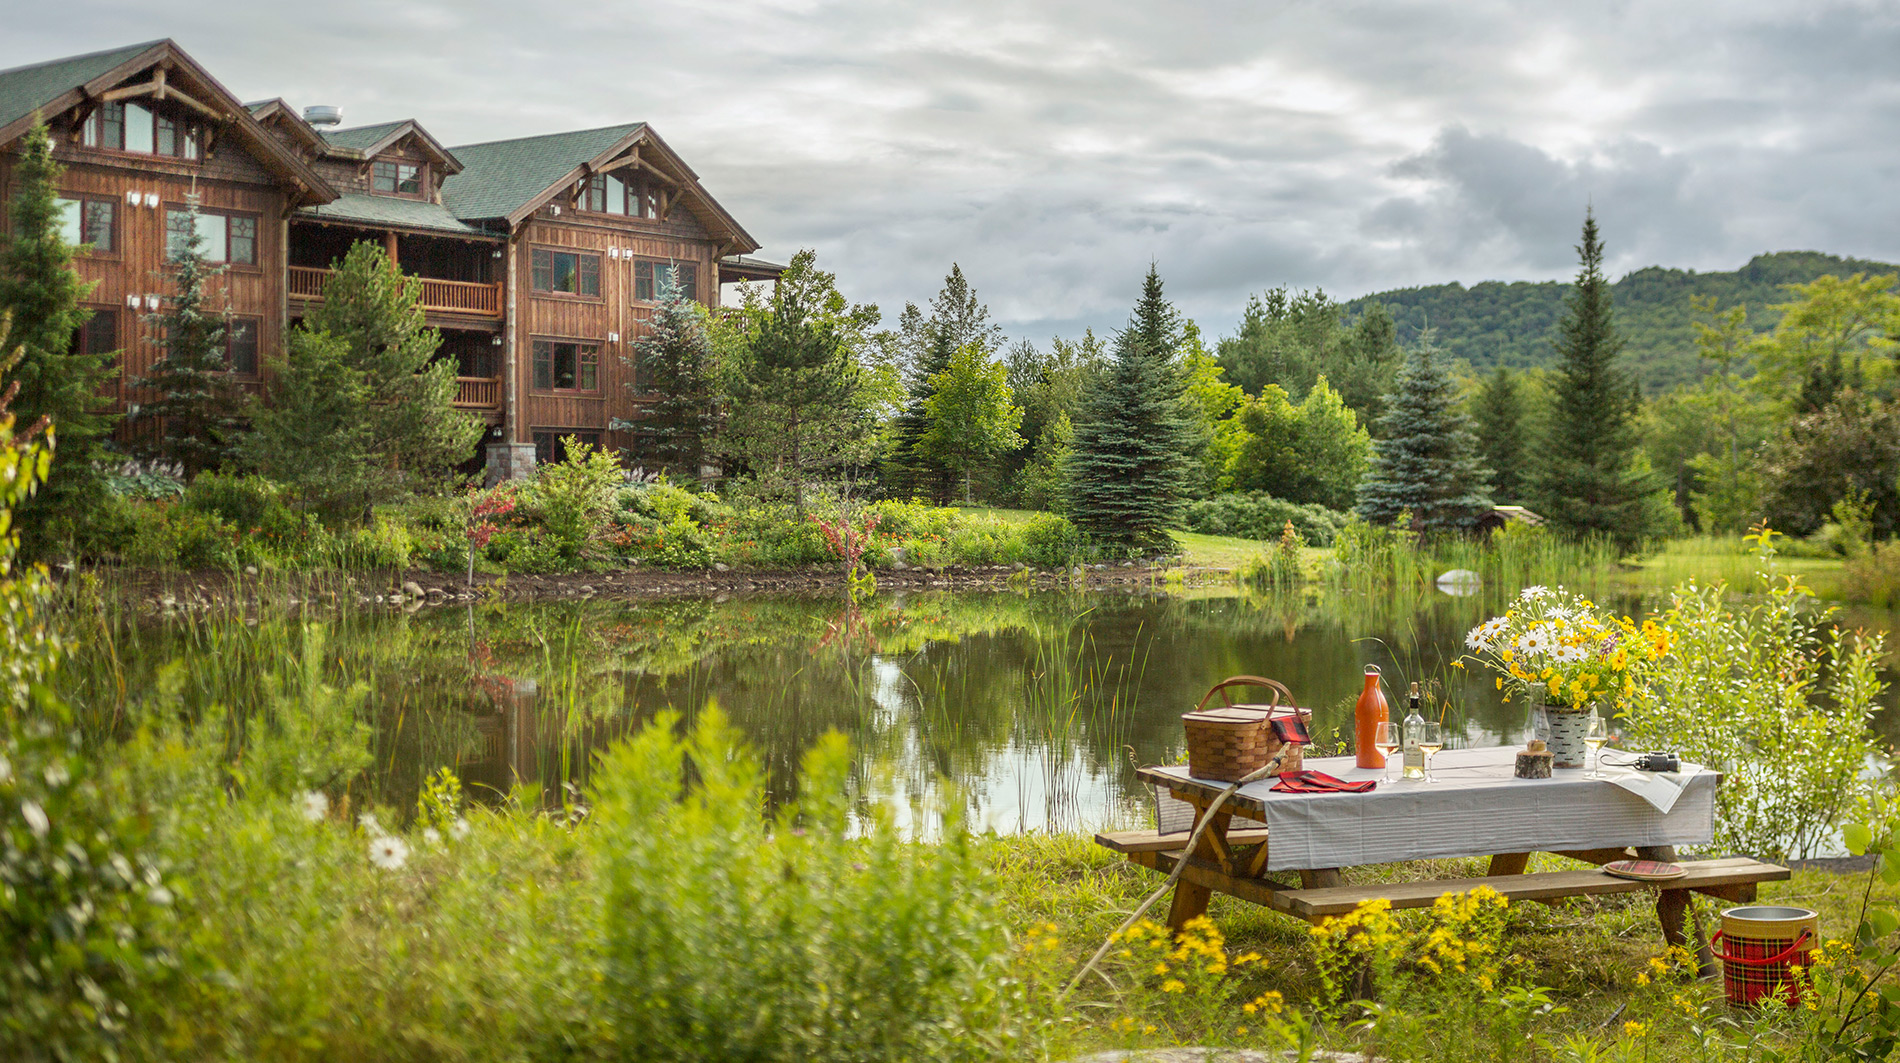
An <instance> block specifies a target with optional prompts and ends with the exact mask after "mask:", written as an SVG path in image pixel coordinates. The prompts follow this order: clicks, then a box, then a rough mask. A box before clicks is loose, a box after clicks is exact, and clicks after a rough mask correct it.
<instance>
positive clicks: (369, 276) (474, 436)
mask: <svg viewBox="0 0 1900 1063" xmlns="http://www.w3.org/2000/svg"><path fill="white" fill-rule="evenodd" d="M421 294H422V293H421V286H420V285H419V284H416V283H412V282H411V281H410V280H409V279H407V278H405V277H403V275H402V271H401V270H399V269H397V268H396V264H395V263H394V262H391V261H390V260H389V256H388V255H387V254H386V253H385V252H384V251H383V249H382V248H381V247H379V246H377V245H376V244H373V243H370V242H368V241H362V242H359V243H357V244H356V245H355V246H353V247H351V248H350V250H349V253H348V254H346V255H345V256H344V257H343V261H342V263H341V264H340V265H339V266H338V267H337V270H336V272H335V273H333V274H331V276H330V279H329V281H328V282H327V283H325V284H324V286H323V301H322V302H321V303H319V304H317V305H316V306H314V307H312V308H311V310H310V312H309V313H308V314H307V315H305V317H304V320H303V324H302V325H301V326H299V327H300V328H302V329H304V330H305V331H307V332H312V333H316V332H325V333H328V334H329V335H330V336H331V337H332V338H333V339H335V340H337V341H339V342H341V343H342V344H343V350H344V352H345V353H344V361H345V363H346V364H347V365H348V366H349V367H350V368H352V369H354V370H356V371H357V372H358V373H360V374H362V378H363V385H364V387H365V388H367V389H368V392H369V394H370V395H371V396H373V398H374V401H371V402H369V403H367V404H365V406H364V407H363V410H362V414H363V418H364V423H365V426H366V428H367V430H368V433H369V440H370V443H369V447H370V455H371V462H372V463H373V464H374V465H375V466H376V467H377V468H378V469H379V470H380V471H381V473H382V476H383V480H384V483H383V485H382V487H381V489H380V490H378V491H377V492H376V496H377V499H378V500H382V499H386V498H393V497H399V496H401V495H402V494H404V493H406V492H408V491H411V490H414V489H415V488H416V487H418V486H420V485H422V484H424V483H427V482H428V481H430V480H432V479H435V478H438V477H441V476H444V475H446V474H447V473H448V472H449V470H451V469H453V468H454V467H455V466H456V465H458V464H460V463H461V462H464V461H467V460H468V459H469V458H471V457H472V456H474V453H475V443H476V441H477V440H479V439H480V438H481V437H482V433H483V432H484V431H485V429H484V428H483V427H482V424H481V422H480V421H479V420H477V419H476V418H475V417H473V416H472V415H470V414H468V413H466V412H464V411H462V410H458V409H456V408H455V395H456V389H457V386H458V385H457V384H456V381H455V363H453V362H450V361H447V360H443V361H436V360H435V353H436V350H437V348H439V347H440V346H441V345H442V335H441V333H439V332H437V331H436V330H434V329H432V328H429V327H428V326H427V324H426V323H425V320H424V317H423V313H422V302H421Z"/></svg>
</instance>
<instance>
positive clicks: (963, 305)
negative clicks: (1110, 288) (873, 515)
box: [883, 263, 1003, 502]
mask: <svg viewBox="0 0 1900 1063" xmlns="http://www.w3.org/2000/svg"><path fill="white" fill-rule="evenodd" d="M989 316H990V311H989V308H988V307H986V306H984V305H983V304H982V303H981V302H979V301H978V300H977V297H976V292H975V290H974V289H972V288H971V287H970V282H969V281H968V280H967V279H965V278H964V276H963V267H961V266H959V265H957V264H956V263H951V265H950V272H949V274H947V275H946V276H945V277H944V278H943V289H942V290H941V291H939V292H938V293H937V297H936V298H935V299H932V300H931V301H930V316H929V317H928V318H926V317H924V316H923V314H922V312H921V311H919V310H918V309H917V308H916V307H915V306H914V305H907V306H905V308H904V314H903V316H902V317H901V318H900V319H899V321H900V326H901V328H902V330H903V335H902V337H901V339H900V346H901V347H902V348H903V350H904V353H905V361H906V362H907V369H908V376H907V379H906V389H907V390H908V392H909V397H908V399H907V400H906V401H905V403H904V408H903V410H902V411H901V412H899V413H898V415H897V417H896V418H895V419H894V420H893V422H892V424H891V432H890V452H889V455H888V456H887V457H886V459H885V462H884V471H883V479H884V483H885V487H886V490H888V491H889V492H890V493H892V494H894V495H897V496H900V497H905V496H911V495H921V496H923V497H926V498H929V499H931V500H932V501H936V502H945V501H948V500H949V498H950V493H951V490H952V488H953V485H954V482H955V479H956V477H955V474H954V472H953V471H952V470H950V469H949V468H947V467H945V466H944V465H943V464H942V463H941V462H939V461H936V460H934V459H933V458H932V457H931V455H930V453H929V452H927V451H925V450H923V449H920V448H919V443H920V442H921V441H922V439H923V437H924V435H925V433H926V432H928V431H929V430H930V415H929V411H928V406H929V404H930V397H931V395H932V394H934V393H935V390H936V383H935V382H936V380H937V378H938V377H939V376H941V375H942V374H943V373H944V372H945V371H946V370H948V369H949V368H950V362H951V359H953V358H955V357H956V354H957V352H958V351H959V350H961V349H962V348H963V347H964V346H965V345H966V344H971V343H974V344H977V345H978V346H980V347H981V348H982V349H983V351H984V353H985V354H986V355H987V354H988V353H989V352H990V351H993V350H995V349H996V348H997V347H998V346H999V345H1000V344H1001V343H1002V339H1003V331H1002V329H1001V328H1000V327H998V326H996V325H994V324H992V323H991V322H990V320H989Z"/></svg>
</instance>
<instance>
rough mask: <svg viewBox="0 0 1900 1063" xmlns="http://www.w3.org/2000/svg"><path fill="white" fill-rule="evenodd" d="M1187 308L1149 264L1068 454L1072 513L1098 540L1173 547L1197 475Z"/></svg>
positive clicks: (1130, 545)
mask: <svg viewBox="0 0 1900 1063" xmlns="http://www.w3.org/2000/svg"><path fill="white" fill-rule="evenodd" d="M1180 343H1181V321H1180V315H1179V314H1178V313H1177V312H1176V311H1175V309H1174V307H1173V306H1172V305H1171V304H1169V303H1168V301H1167V300H1166V299H1164V298H1163V297H1162V294H1161V274H1160V272H1159V271H1158V270H1156V269H1155V267H1153V266H1152V265H1151V266H1149V267H1148V277H1147V280H1146V281H1145V282H1144V283H1143V285H1142V292H1141V299H1140V301H1139V302H1137V303H1136V304H1135V309H1134V313H1133V315H1132V316H1131V317H1130V319H1129V322H1128V327H1127V328H1125V329H1123V330H1121V332H1119V333H1117V334H1116V337H1115V354H1114V357H1113V358H1112V359H1111V360H1110V362H1109V364H1108V365H1107V366H1106V367H1105V368H1104V370H1103V372H1102V373H1101V374H1100V375H1099V377H1097V378H1096V380H1095V383H1094V386H1093V387H1092V388H1091V389H1090V394H1089V396H1088V401H1087V404H1086V407H1085V410H1084V419H1083V420H1082V421H1081V422H1080V423H1079V424H1077V425H1076V428H1075V449H1074V452H1073V454H1072V455H1071V456H1070V458H1069V468H1070V471H1071V475H1072V480H1071V483H1070V503H1069V511H1070V515H1071V517H1072V518H1073V519H1074V521H1075V522H1076V524H1077V525H1078V526H1079V527H1080V528H1081V529H1082V531H1083V532H1084V533H1085V534H1087V535H1089V536H1090V537H1091V538H1093V539H1095V540H1096V541H1097V542H1101V543H1105V544H1112V545H1117V546H1123V547H1127V548H1129V549H1133V550H1140V551H1147V550H1164V551H1165V550H1171V549H1173V545H1174V540H1173V538H1172V537H1171V536H1170V535H1169V534H1168V529H1170V528H1173V527H1175V526H1176V525H1178V524H1179V523H1180V519H1181V510H1182V507H1183V506H1184V504H1185V502H1186V498H1187V493H1188V490H1189V488H1190V486H1191V483H1192V477H1193V474H1194V471H1195V470H1194V460H1195V453H1194V451H1193V449H1192V442H1193V432H1194V426H1193V420H1192V414H1191V413H1190V412H1189V410H1188V409H1187V403H1186V397H1185V394H1184V392H1185V381H1184V380H1183V378H1182V372H1181V366H1180V360H1179V357H1178V352H1179V348H1180Z"/></svg>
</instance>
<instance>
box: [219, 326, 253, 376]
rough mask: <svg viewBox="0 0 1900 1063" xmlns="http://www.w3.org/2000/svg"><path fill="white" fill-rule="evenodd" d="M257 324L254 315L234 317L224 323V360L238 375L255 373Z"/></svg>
mask: <svg viewBox="0 0 1900 1063" xmlns="http://www.w3.org/2000/svg"><path fill="white" fill-rule="evenodd" d="M257 325H258V320H257V318H254V317H234V318H232V319H230V320H229V321H226V322H225V323H224V360H225V364H226V365H228V366H230V367H231V372H233V373H236V374H237V375H238V376H256V375H257Z"/></svg>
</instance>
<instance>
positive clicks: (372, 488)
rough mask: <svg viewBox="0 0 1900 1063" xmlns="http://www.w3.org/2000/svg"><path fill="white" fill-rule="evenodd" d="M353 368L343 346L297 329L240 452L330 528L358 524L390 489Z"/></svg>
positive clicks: (367, 400) (367, 397)
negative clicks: (377, 460) (376, 454)
mask: <svg viewBox="0 0 1900 1063" xmlns="http://www.w3.org/2000/svg"><path fill="white" fill-rule="evenodd" d="M349 362H350V351H349V347H348V345H347V344H345V343H344V342H343V341H342V340H339V339H337V338H335V337H333V336H331V335H330V334H329V333H327V332H312V331H310V330H309V329H304V328H297V329H292V330H291V331H290V333H289V334H288V335H287V336H286V337H285V339H284V355H283V357H281V358H273V359H272V360H271V362H270V366H269V377H270V384H269V385H268V388H267V390H266V392H265V401H264V403H263V404H262V405H261V406H260V407H259V408H258V409H257V410H256V411H255V413H254V415H253V417H252V432H251V434H250V435H249V436H247V437H245V439H244V442H243V445H242V448H241V449H242V453H243V455H244V457H245V458H246V459H247V461H248V463H249V464H250V465H251V466H253V467H254V468H256V469H257V470H258V471H259V472H261V473H263V474H264V475H265V476H268V477H270V478H271V479H273V480H276V481H277V482H278V483H281V484H283V485H284V488H285V489H286V490H287V491H288V492H289V493H290V495H291V497H293V498H295V499H297V500H298V501H299V502H300V503H302V504H303V505H305V506H307V507H309V508H310V509H311V510H313V511H314V512H316V513H317V514H318V515H319V517H320V518H321V519H322V520H323V521H324V522H325V523H326V524H329V525H331V526H338V525H342V524H346V523H348V522H350V521H353V520H356V519H358V518H359V517H360V516H361V515H362V513H363V511H364V510H365V509H366V508H368V506H369V505H370V504H371V503H372V502H373V501H375V500H376V498H377V497H378V496H379V493H380V492H381V491H382V490H383V489H384V488H385V486H386V483H387V480H386V478H385V477H384V476H383V475H382V473H381V470H379V469H378V468H376V467H375V465H374V464H373V461H372V459H373V456H374V448H373V443H374V441H373V439H372V438H371V428H370V420H369V419H368V418H366V417H365V416H364V415H363V411H364V409H365V407H367V406H369V405H370V404H371V401H372V393H371V392H370V390H369V388H368V387H367V386H366V385H365V383H364V381H363V374H362V373H361V372H360V371H359V370H357V369H355V368H354V367H352V366H351V365H350V364H349Z"/></svg>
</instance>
